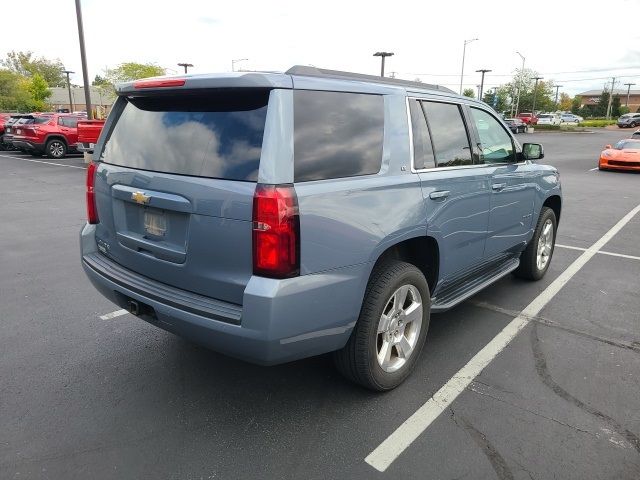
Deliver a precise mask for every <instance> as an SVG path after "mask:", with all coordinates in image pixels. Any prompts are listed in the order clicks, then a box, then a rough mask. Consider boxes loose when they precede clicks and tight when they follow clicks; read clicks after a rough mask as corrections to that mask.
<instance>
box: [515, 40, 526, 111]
mask: <svg viewBox="0 0 640 480" xmlns="http://www.w3.org/2000/svg"><path fill="white" fill-rule="evenodd" d="M516 53H517V54H518V55H520V58H521V59H522V69H521V70H520V83H519V85H518V98H517V99H516V117H517V116H518V113H520V112H519V108H520V91H521V90H522V82H523V80H524V79H523V78H522V77H523V75H524V61H525V58H524V56H523V55H522V54H521V53H520V52H516Z"/></svg>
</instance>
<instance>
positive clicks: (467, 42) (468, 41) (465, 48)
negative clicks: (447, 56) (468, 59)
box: [460, 38, 478, 95]
mask: <svg viewBox="0 0 640 480" xmlns="http://www.w3.org/2000/svg"><path fill="white" fill-rule="evenodd" d="M476 40H478V39H477V38H472V39H470V40H465V41H464V45H463V46H462V71H461V72H460V95H462V80H463V78H464V57H465V55H466V53H467V44H469V43H471V42H475V41H476Z"/></svg>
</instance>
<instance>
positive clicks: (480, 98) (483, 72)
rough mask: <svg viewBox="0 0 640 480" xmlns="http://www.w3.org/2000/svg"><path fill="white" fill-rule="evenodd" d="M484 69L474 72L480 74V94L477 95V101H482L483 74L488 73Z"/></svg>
mask: <svg viewBox="0 0 640 480" xmlns="http://www.w3.org/2000/svg"><path fill="white" fill-rule="evenodd" d="M490 71H491V70H487V69H486V68H483V69H480V70H476V73H482V80H480V92H479V93H478V100H480V101H482V91H483V90H484V74H485V73H487V72H490Z"/></svg>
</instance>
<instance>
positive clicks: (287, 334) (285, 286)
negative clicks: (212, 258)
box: [80, 225, 371, 365]
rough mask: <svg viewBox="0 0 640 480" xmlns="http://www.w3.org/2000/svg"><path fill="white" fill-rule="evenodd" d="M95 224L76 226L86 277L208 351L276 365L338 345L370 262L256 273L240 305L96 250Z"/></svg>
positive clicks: (344, 337) (121, 302)
mask: <svg viewBox="0 0 640 480" xmlns="http://www.w3.org/2000/svg"><path fill="white" fill-rule="evenodd" d="M94 232H95V227H94V226H93V225H85V227H84V228H83V230H82V232H81V237H80V243H81V250H82V266H83V268H84V270H85V273H86V274H87V276H88V277H89V280H90V281H91V283H92V284H93V285H94V286H95V287H96V288H97V289H98V290H99V291H100V292H101V293H102V294H103V295H104V296H105V297H107V298H108V299H110V300H111V301H113V302H114V303H115V304H117V305H119V306H120V307H122V308H127V307H128V304H129V302H130V301H131V300H133V301H135V302H138V303H140V304H143V308H142V310H141V311H142V314H141V315H139V316H140V317H141V318H142V319H143V320H146V321H147V322H149V323H151V324H153V325H155V326H157V327H160V328H162V329H164V330H167V331H169V332H172V333H175V334H177V335H180V336H182V337H184V338H187V339H189V340H191V341H194V342H196V343H199V344H202V345H204V346H206V347H208V348H211V349H212V350H215V351H218V352H221V353H224V354H227V355H230V356H233V357H236V358H240V359H243V360H246V361H249V362H252V363H258V364H262V365H274V364H278V363H284V362H288V361H292V360H297V359H300V358H304V357H310V356H314V355H319V354H323V353H327V352H330V351H333V350H338V349H340V348H342V347H343V346H344V345H345V343H346V342H347V340H348V338H349V335H350V334H351V330H352V329H353V326H354V325H355V322H356V320H357V318H358V315H359V313H360V306H361V303H362V298H363V294H364V288H365V286H366V284H365V283H366V280H365V281H364V282H363V280H362V279H363V278H365V279H366V278H368V272H369V269H370V268H371V266H370V265H368V264H361V265H356V266H352V267H346V268H342V269H337V270H332V271H330V272H325V273H320V274H315V275H305V276H302V277H297V278H290V279H285V280H274V279H268V278H263V277H256V276H253V277H251V279H250V280H249V283H248V284H247V286H246V288H245V291H244V296H243V304H242V305H234V304H231V303H227V302H222V301H219V300H216V299H212V298H208V297H203V296H201V295H197V294H194V293H192V292H187V291H185V290H181V289H178V288H175V287H171V286H168V285H166V284H164V283H161V282H158V281H155V280H152V279H149V278H147V277H143V276H142V275H139V274H137V273H135V272H132V271H130V270H127V269H126V268H124V267H122V266H121V265H118V264H116V263H115V262H113V261H111V260H109V259H108V258H107V257H106V256H104V255H102V254H101V253H99V252H98V251H97V247H96V244H95V237H94Z"/></svg>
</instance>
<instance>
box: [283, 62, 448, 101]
mask: <svg viewBox="0 0 640 480" xmlns="http://www.w3.org/2000/svg"><path fill="white" fill-rule="evenodd" d="M285 73H287V74H289V75H304V76H306V77H320V78H339V79H344V80H357V81H361V82H369V83H385V84H389V85H398V86H401V87H414V88H422V89H426V90H439V91H441V92H447V93H454V94H455V92H454V91H453V90H451V89H449V88H447V87H443V86H441V85H433V84H430V83H422V82H412V81H411V80H400V79H398V78H389V77H378V76H376V75H365V74H363V73H353V72H341V71H339V70H328V69H326V68H318V67H311V66H307V65H294V66H293V67H291V68H290V69H289V70H287V71H286V72H285Z"/></svg>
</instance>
